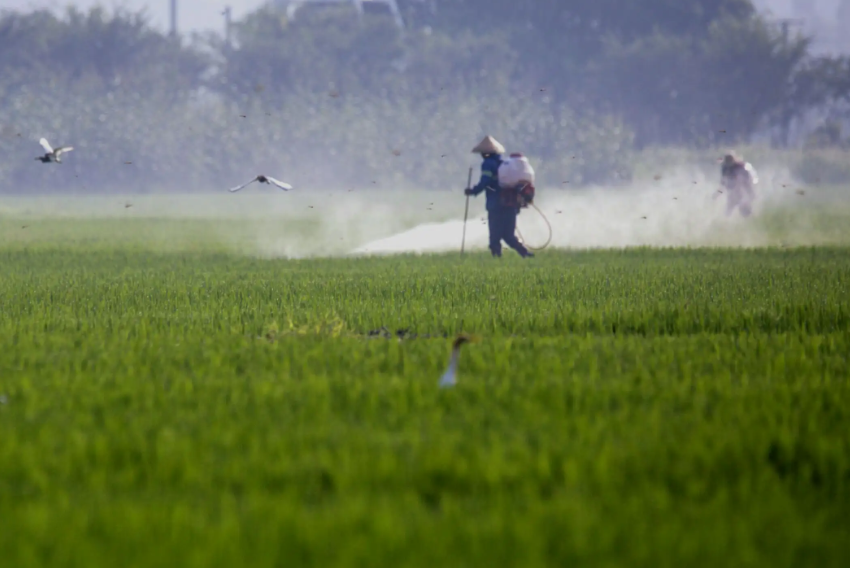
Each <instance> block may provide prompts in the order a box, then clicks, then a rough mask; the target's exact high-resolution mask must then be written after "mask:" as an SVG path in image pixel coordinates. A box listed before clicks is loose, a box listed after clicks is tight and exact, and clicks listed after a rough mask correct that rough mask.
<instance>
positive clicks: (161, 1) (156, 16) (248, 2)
mask: <svg viewBox="0 0 850 568" xmlns="http://www.w3.org/2000/svg"><path fill="white" fill-rule="evenodd" d="M265 2H266V0H178V14H177V25H178V28H179V29H180V31H190V30H198V29H207V30H209V29H214V30H220V29H222V28H223V26H224V20H223V18H222V16H221V11H222V9H224V7H225V6H227V5H230V6H231V7H232V8H233V17H234V19H239V18H241V17H242V16H243V15H244V14H246V13H248V12H250V11H252V10H255V9H256V8H257V7H259V6H261V5H262V4H264V3H265ZM795 2H796V4H797V5H800V4H801V2H800V0H754V3H755V4H756V5H757V6H758V7H759V8H761V9H765V8H769V9H770V11H771V12H772V13H773V15H774V16H777V17H788V16H791V15H792V13H793V11H794V9H793V8H792V6H793V5H794V3H795ZM169 3H170V0H0V9H2V8H14V9H25V10H26V9H32V8H44V7H61V6H64V5H68V4H75V5H77V6H80V7H84V8H88V7H89V6H93V5H95V4H103V5H106V6H112V5H123V6H127V7H128V8H132V9H134V10H138V9H140V8H147V10H148V13H149V14H150V15H151V18H152V20H153V22H154V24H155V25H157V26H161V27H162V28H163V29H166V28H167V27H168V7H169ZM803 3H804V4H808V5H810V6H815V5H816V6H818V7H820V8H821V9H822V10H825V11H832V10H834V9H835V8H834V6H835V5H837V3H838V0H803ZM830 9H831V10H830Z"/></svg>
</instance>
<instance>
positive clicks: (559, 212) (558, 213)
mask: <svg viewBox="0 0 850 568" xmlns="http://www.w3.org/2000/svg"><path fill="white" fill-rule="evenodd" d="M561 213H563V211H558V210H556V211H555V215H560V214H561Z"/></svg>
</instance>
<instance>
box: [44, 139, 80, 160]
mask: <svg viewBox="0 0 850 568" xmlns="http://www.w3.org/2000/svg"><path fill="white" fill-rule="evenodd" d="M38 143H39V144H41V147H42V148H44V151H45V152H47V153H46V154H45V155H43V156H39V157H38V158H36V160H38V161H40V162H43V163H45V164H49V163H50V162H56V163H57V164H61V163H62V158H61V156H62V154H64V153H65V152H70V151H71V150H73V149H74V147H73V146H60V147H59V148H56V149H55V150H54V149H53V147H52V146H51V145H50V142H48V141H47V138H42V139H41V140H39V141H38Z"/></svg>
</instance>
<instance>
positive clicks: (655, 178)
mask: <svg viewBox="0 0 850 568" xmlns="http://www.w3.org/2000/svg"><path fill="white" fill-rule="evenodd" d="M652 179H654V180H655V181H658V180H660V179H661V174H655V175H654V176H652Z"/></svg>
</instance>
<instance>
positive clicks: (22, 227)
mask: <svg viewBox="0 0 850 568" xmlns="http://www.w3.org/2000/svg"><path fill="white" fill-rule="evenodd" d="M27 227H29V225H22V226H21V229H26V228H27Z"/></svg>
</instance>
